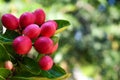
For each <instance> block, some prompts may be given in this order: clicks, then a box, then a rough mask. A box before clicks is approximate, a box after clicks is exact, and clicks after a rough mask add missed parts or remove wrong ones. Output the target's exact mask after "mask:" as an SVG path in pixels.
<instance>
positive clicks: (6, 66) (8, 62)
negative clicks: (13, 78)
mask: <svg viewBox="0 0 120 80" xmlns="http://www.w3.org/2000/svg"><path fill="white" fill-rule="evenodd" d="M4 67H5V68H6V69H8V70H12V69H13V64H12V62H11V61H6V62H5V64H4Z"/></svg>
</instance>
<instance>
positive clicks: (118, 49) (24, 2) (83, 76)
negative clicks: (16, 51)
mask: <svg viewBox="0 0 120 80" xmlns="http://www.w3.org/2000/svg"><path fill="white" fill-rule="evenodd" d="M38 8H42V9H44V10H45V12H46V20H48V19H65V20H68V21H70V23H71V26H69V27H68V29H67V30H66V31H64V32H62V33H61V34H60V41H59V49H58V50H57V52H56V53H55V54H54V61H55V62H56V63H57V64H59V65H61V67H63V68H64V69H65V70H66V71H67V72H69V73H71V74H72V75H71V77H70V79H69V80H120V0H0V17H1V15H3V14H5V13H12V14H14V15H16V16H17V17H19V16H20V15H21V14H22V13H23V12H27V11H30V12H32V11H34V10H35V9H38ZM0 26H1V24H0ZM0 30H2V27H0Z"/></svg>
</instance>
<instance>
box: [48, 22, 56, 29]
mask: <svg viewBox="0 0 120 80" xmlns="http://www.w3.org/2000/svg"><path fill="white" fill-rule="evenodd" d="M47 22H53V23H54V24H55V27H56V29H57V28H58V24H57V22H56V21H54V20H48V21H47Z"/></svg>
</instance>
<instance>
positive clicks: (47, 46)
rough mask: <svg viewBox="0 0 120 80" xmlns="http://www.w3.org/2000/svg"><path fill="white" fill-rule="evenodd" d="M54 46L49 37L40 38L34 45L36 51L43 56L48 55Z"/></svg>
mask: <svg viewBox="0 0 120 80" xmlns="http://www.w3.org/2000/svg"><path fill="white" fill-rule="evenodd" d="M52 46H53V41H52V40H51V39H50V38H48V37H40V38H38V39H37V40H36V41H35V43H34V47H35V49H36V50H37V51H38V52H39V53H41V54H48V53H49V52H50V50H51V49H52Z"/></svg>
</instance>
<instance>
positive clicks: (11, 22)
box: [1, 14, 19, 30]
mask: <svg viewBox="0 0 120 80" xmlns="http://www.w3.org/2000/svg"><path fill="white" fill-rule="evenodd" d="M1 21H2V24H3V25H4V26H5V27H6V28H7V29H9V30H15V29H17V28H18V27H19V22H18V19H17V18H16V17H15V16H14V15H12V14H4V15H3V16H2V18H1Z"/></svg>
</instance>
